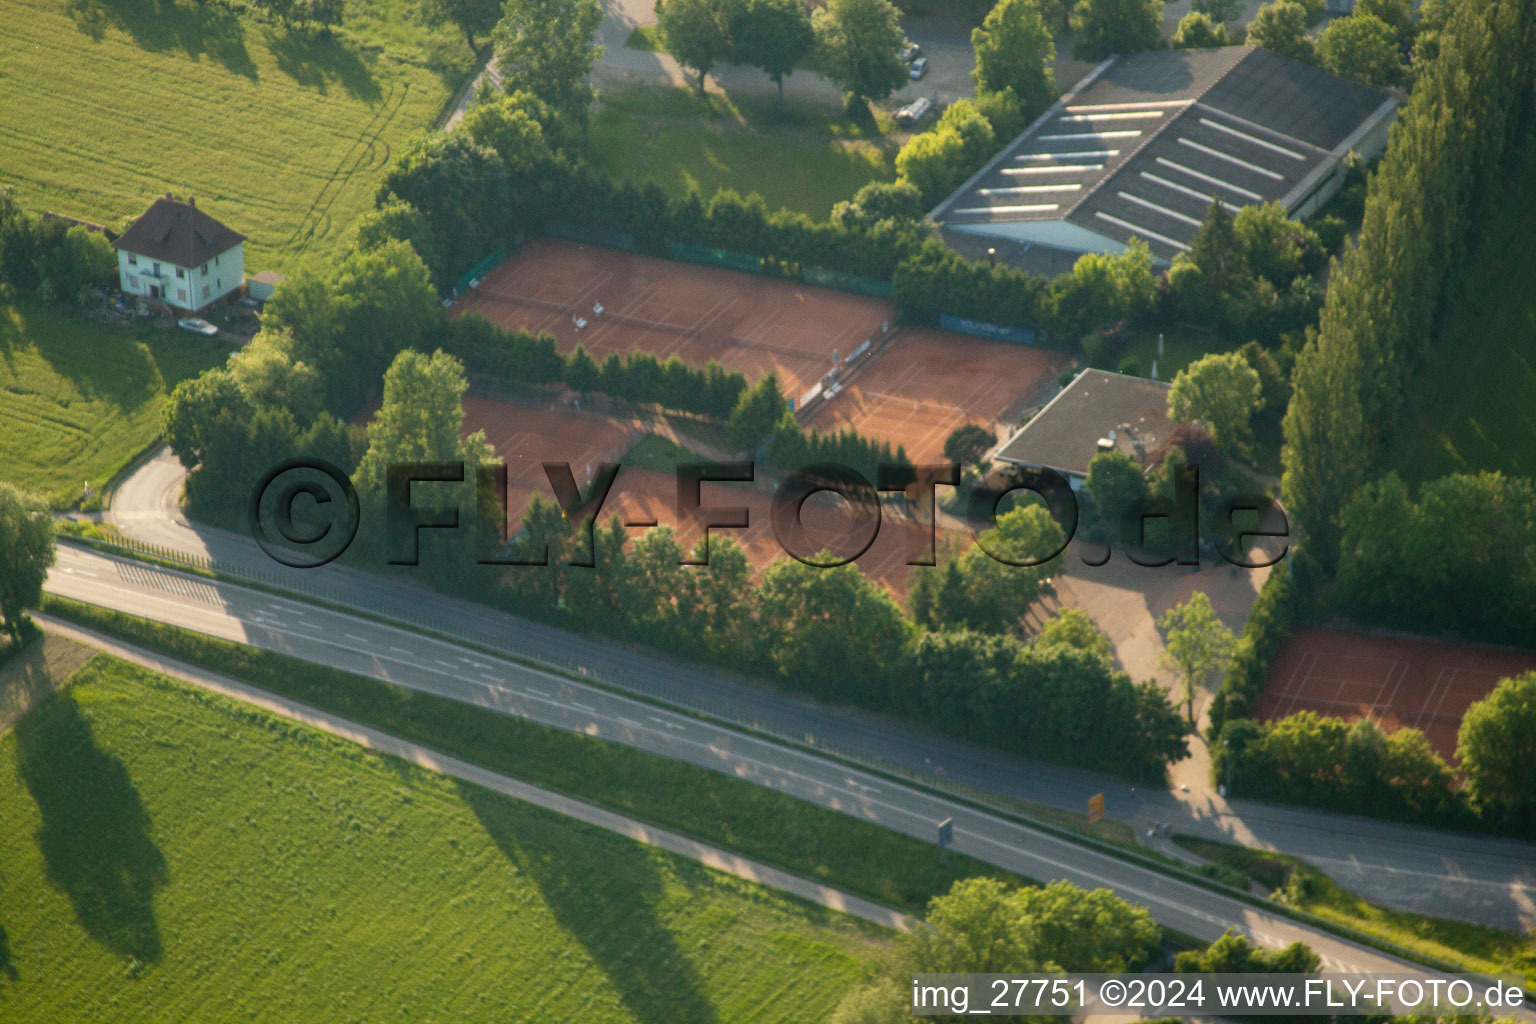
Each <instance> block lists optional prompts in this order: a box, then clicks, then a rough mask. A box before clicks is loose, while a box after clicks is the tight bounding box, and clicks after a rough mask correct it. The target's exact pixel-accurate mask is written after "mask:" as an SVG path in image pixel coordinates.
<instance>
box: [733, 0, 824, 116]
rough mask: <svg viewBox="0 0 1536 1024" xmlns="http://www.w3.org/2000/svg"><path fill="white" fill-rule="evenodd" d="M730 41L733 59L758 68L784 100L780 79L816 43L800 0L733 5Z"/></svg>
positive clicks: (749, 1) (751, 0) (748, 0)
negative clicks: (732, 47) (775, 86)
mask: <svg viewBox="0 0 1536 1024" xmlns="http://www.w3.org/2000/svg"><path fill="white" fill-rule="evenodd" d="M730 30H731V33H730V34H731V41H732V42H733V43H734V45H735V47H736V59H737V61H739V62H740V63H742V64H747V65H750V66H752V67H754V68H762V69H763V73H764V74H766V75H767V76H768V77H769V78H770V79H771V80H772V81H773V83H774V84H775V85H777V86H778V87H779V102H780V103H783V102H784V78H785V76H786V75H789V74H792V73H793V72H794V70H795V69H796V68H797V67H799V66H800V65H801V63H802V62H803V61H804V60H805V59H806V57H807V56H809V55H810V52H811V50H812V48H813V47H814V46H815V45H816V33H815V32H814V31H813V30H812V28H811V18H810V15H809V14H807V13H806V10H805V5H804V4H802V3H801V2H800V0H746V2H745V3H742V4H738V5H737V6H736V7H734V8H733V11H732V17H731V23H730Z"/></svg>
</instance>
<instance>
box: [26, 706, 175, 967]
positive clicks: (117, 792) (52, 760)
mask: <svg viewBox="0 0 1536 1024" xmlns="http://www.w3.org/2000/svg"><path fill="white" fill-rule="evenodd" d="M16 741H17V742H16V759H17V764H18V769H19V773H20V775H21V778H22V781H23V782H25V783H26V786H27V789H28V791H29V792H30V793H31V794H32V799H33V800H34V801H36V803H37V808H38V811H39V813H40V814H41V816H42V820H43V824H42V827H41V828H40V829H39V830H38V832H37V844H38V847H39V849H40V850H41V852H42V854H43V860H44V863H45V864H46V865H47V875H48V880H49V882H50V883H52V884H53V885H54V886H55V887H57V888H58V889H60V890H62V891H63V892H64V894H65V895H66V896H68V897H69V902H70V905H71V906H72V907H73V908H74V911H75V917H76V919H77V920H79V922H80V925H81V927H83V928H84V929H85V930H86V931H87V932H88V933H90V936H91V937H92V938H93V939H95V940H96V941H97V942H99V943H101V944H102V945H103V946H105V947H107V948H108V949H110V950H111V951H112V952H114V953H116V954H118V955H120V956H123V957H133V958H135V959H137V960H139V961H142V962H143V963H154V962H155V961H158V960H159V959H160V955H161V952H162V947H161V939H160V928H159V925H158V923H157V922H156V920H155V909H154V896H155V890H156V889H158V888H160V887H162V886H164V885H166V884H167V882H168V881H169V880H170V875H169V871H168V869H167V867H166V863H165V857H164V855H163V854H162V853H161V852H160V848H159V847H157V846H156V845H155V843H154V840H153V839H151V838H150V835H149V815H148V814H147V813H146V812H145V810H144V805H143V802H142V801H141V800H140V799H139V794H138V791H137V790H135V789H134V787H133V782H132V780H131V779H129V777H128V771H127V769H126V768H124V767H123V763H122V761H120V760H118V759H117V758H116V757H114V756H112V755H111V754H109V753H107V752H106V751H104V750H102V749H101V748H100V747H98V746H96V742H95V738H94V737H93V736H92V735H91V728H90V724H89V723H88V722H87V721H86V720H85V717H84V716H83V715H81V713H80V708H79V705H78V704H76V703H75V698H74V695H73V694H72V693H70V692H68V691H66V692H64V693H61V694H58V695H57V696H55V697H53V698H52V699H50V700H49V701H47V702H46V703H44V704H42V705H40V706H39V707H37V708H34V709H33V711H32V713H31V714H29V715H27V716H26V717H25V718H23V719H22V720H21V721H20V722H18V723H17V725H16Z"/></svg>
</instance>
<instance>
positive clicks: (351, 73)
mask: <svg viewBox="0 0 1536 1024" xmlns="http://www.w3.org/2000/svg"><path fill="white" fill-rule="evenodd" d="M263 42H265V43H266V46H267V49H268V50H270V51H271V52H272V57H273V59H274V60H276V61H277V68H278V70H279V71H281V72H282V73H283V74H285V75H287V76H288V77H289V78H291V79H293V80H294V81H295V82H297V83H298V84H299V85H302V86H304V87H305V88H307V89H313V90H315V91H316V92H318V93H321V94H324V93H326V92H327V91H329V89H330V87H331V86H332V85H333V84H335V85H339V86H340V87H341V88H342V89H344V90H345V91H346V92H347V93H348V94H349V95H351V96H352V97H354V98H356V99H359V100H362V101H363V102H365V103H376V102H378V100H379V99H380V98H381V97H382V96H383V91H382V90H381V89H380V88H379V82H378V79H376V78H374V76H373V68H372V67H371V65H372V63H373V59H372V54H365V51H364V50H362V49H361V48H360V47H359V46H358V45H357V44H356V43H354V42H352V41H351V40H349V39H345V38H342V37H341V36H338V35H336V34H335V33H330V34H326V33H321V32H312V31H309V30H306V29H298V28H290V29H286V30H281V31H279V30H275V29H268V30H267V31H266V32H264V33H263Z"/></svg>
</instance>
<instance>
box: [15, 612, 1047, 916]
mask: <svg viewBox="0 0 1536 1024" xmlns="http://www.w3.org/2000/svg"><path fill="white" fill-rule="evenodd" d="M44 610H45V611H46V612H48V613H49V614H50V615H57V616H59V617H60V618H64V619H68V620H70V621H72V622H77V623H80V624H81V625H84V626H87V627H88V628H91V629H96V630H100V631H101V632H104V633H106V634H108V635H110V636H116V637H118V638H120V639H122V640H125V641H127V642H128V643H131V644H137V645H139V646H142V647H147V648H149V649H151V650H156V651H161V652H163V653H165V654H168V655H170V656H172V657H175V658H179V659H181V660H182V661H186V662H189V663H191V664H194V665H200V666H202V667H204V668H207V669H211V670H212V671H215V672H219V673H222V674H224V675H227V676H230V677H232V678H235V679H241V680H244V681H246V682H248V683H250V684H251V685H253V686H256V687H259V688H261V689H263V690H267V691H269V692H271V693H279V694H283V695H285V696H288V697H292V698H293V699H295V700H298V701H302V702H303V703H305V704H309V705H311V706H313V707H317V708H322V709H324V710H326V711H330V712H332V713H334V714H338V715H341V716H342V717H344V718H347V719H349V720H351V721H354V722H362V723H365V724H367V725H371V726H374V727H375V728H377V729H380V730H382V731H384V732H387V733H390V734H392V735H395V736H400V737H403V738H405V739H409V740H412V741H414V742H417V743H421V744H424V745H426V746H429V747H431V748H432V749H434V750H440V751H442V752H444V753H447V754H452V755H454V756H456V757H460V758H463V759H464V760H466V761H469V762H472V763H474V764H478V765H482V766H484V767H486V768H490V769H491V770H493V771H498V772H501V773H503V774H506V775H510V776H512V777H514V778H518V779H523V780H524V781H526V782H532V783H536V784H538V785H541V786H545V787H547V788H549V789H553V790H557V791H559V792H561V793H566V794H568V795H570V796H574V797H578V798H580V799H582V800H587V801H590V802H592V803H597V804H601V805H603V806H605V807H609V808H611V809H613V810H615V811H619V812H621V813H623V814H629V815H632V816H634V817H636V818H639V819H641V820H644V821H649V822H651V823H653V824H656V825H660V826H662V827H663V828H669V829H672V830H674V831H677V832H683V833H685V834H687V835H690V836H693V837H695V838H697V839H701V840H703V841H705V842H708V843H713V844H715V845H717V846H720V847H723V848H726V849H730V850H734V851H736V852H738V853H741V854H743V855H745V856H748V857H752V858H754V859H756V860H760V861H764V862H767V863H770V864H773V865H775V866H777V867H781V868H784V869H785V870H787V871H790V872H793V873H794V874H798V875H801V876H803V877H806V878H815V879H818V880H819V881H822V882H825V883H826V884H828V885H832V886H836V887H837V888H840V889H844V890H847V891H849V892H853V893H856V894H858V895H861V896H866V897H868V898H870V899H872V900H876V901H878V902H881V903H884V904H886V905H887V906H892V907H899V908H901V909H903V910H906V911H908V912H909V913H921V912H922V911H923V909H924V908H925V907H926V906H927V904H928V901H929V900H930V899H932V898H933V897H934V896H937V895H940V894H942V893H945V892H948V891H949V888H950V886H951V885H953V884H954V883H955V882H956V881H958V880H959V879H962V878H968V877H971V876H973V875H991V876H994V877H997V878H1002V879H1004V880H1005V881H1007V882H1009V883H1011V884H1026V881H1027V880H1025V879H1023V878H1020V877H1018V876H1016V875H1010V874H1009V873H1007V872H1004V871H1001V870H999V869H996V868H993V867H992V866H991V865H988V864H986V863H984V862H982V861H978V860H974V859H973V858H970V857H967V856H964V855H959V854H957V855H952V856H951V857H949V859H948V860H947V861H945V862H944V863H942V864H941V863H940V862H939V858H938V857H937V856H936V855H935V851H934V846H933V843H931V842H925V841H922V840H919V839H913V838H911V837H909V836H905V835H901V834H900V833H897V832H892V831H890V830H889V829H887V828H884V827H883V826H880V825H875V824H872V823H870V822H867V821H863V820H860V819H858V818H854V817H851V816H849V815H846V814H843V813H841V812H839V811H834V810H831V809H830V808H826V807H821V806H818V805H815V804H811V803H806V802H805V801H802V800H797V799H795V798H794V797H791V796H787V795H785V794H783V793H779V792H776V791H774V790H772V789H768V788H766V787H763V786H759V785H757V784H755V783H752V782H748V781H746V780H744V779H736V778H732V777H731V776H728V775H723V774H721V773H719V772H714V771H710V770H709V769H708V768H702V767H700V766H698V765H692V764H685V763H683V762H680V761H670V760H667V759H666V758H662V757H657V756H655V755H653V754H648V753H645V752H644V751H640V750H635V749H634V748H632V747H626V746H622V745H620V744H617V743H609V742H607V741H606V740H599V739H593V738H592V737H589V736H581V735H577V734H575V733H569V732H564V731H561V730H559V729H551V728H548V727H546V726H542V725H537V724H535V723H533V722H528V721H526V720H524V719H520V718H514V717H512V716H510V715H504V714H501V713H499V712H495V711H488V710H486V709H483V708H479V707H476V706H474V705H472V704H465V703H462V702H459V701H455V700H449V699H448V698H446V697H436V696H432V695H431V694H425V693H419V692H417V691H414V690H407V689H404V688H403V687H399V686H391V685H389V684H386V683H381V682H377V681H375V680H372V679H366V678H364V677H362V676H356V675H352V674H351V673H347V672H340V671H337V670H335V669H328V668H324V667H322V666H319V665H313V664H310V663H309V662H305V661H300V660H298V659H296V658H290V657H287V656H285V655H282V654H276V653H273V652H270V651H261V650H257V649H256V648H253V647H246V646H244V645H241V644H236V643H231V642H229V641H227V640H220V639H215V638H213V637H208V636H204V635H202V634H200V633H193V632H190V631H188V630H184V629H178V628H176V627H174V626H167V625H163V624H161V623H156V622H150V621H148V620H146V619H143V618H139V617H138V616H133V615H125V614H122V613H120V612H114V611H110V610H108V609H105V608H97V607H95V606H92V605H86V604H81V603H79V602H76V601H70V600H66V599H64V598H57V597H52V596H45V597H44Z"/></svg>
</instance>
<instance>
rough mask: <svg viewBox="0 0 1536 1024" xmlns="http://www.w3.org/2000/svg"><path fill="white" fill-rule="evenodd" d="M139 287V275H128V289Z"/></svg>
mask: <svg viewBox="0 0 1536 1024" xmlns="http://www.w3.org/2000/svg"><path fill="white" fill-rule="evenodd" d="M138 286H139V276H138V275H137V274H129V275H128V287H129V288H137V287H138Z"/></svg>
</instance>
